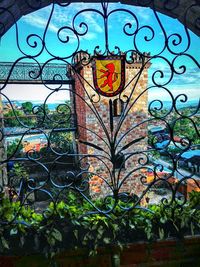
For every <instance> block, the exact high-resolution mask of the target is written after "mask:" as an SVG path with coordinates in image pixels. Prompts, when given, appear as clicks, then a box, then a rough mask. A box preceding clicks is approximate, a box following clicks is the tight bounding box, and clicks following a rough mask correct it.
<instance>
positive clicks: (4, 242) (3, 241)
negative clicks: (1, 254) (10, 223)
mask: <svg viewBox="0 0 200 267" xmlns="http://www.w3.org/2000/svg"><path fill="white" fill-rule="evenodd" d="M1 243H2V245H3V247H4V248H6V249H9V244H8V241H7V240H6V239H5V238H4V237H3V236H2V237H1Z"/></svg>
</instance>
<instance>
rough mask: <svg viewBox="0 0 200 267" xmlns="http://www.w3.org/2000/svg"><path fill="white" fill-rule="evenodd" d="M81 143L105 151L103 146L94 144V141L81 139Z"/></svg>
mask: <svg viewBox="0 0 200 267" xmlns="http://www.w3.org/2000/svg"><path fill="white" fill-rule="evenodd" d="M79 143H81V144H84V145H86V146H91V147H94V148H95V149H97V150H100V151H104V150H103V148H101V147H99V146H97V145H94V144H92V143H90V142H86V141H82V140H79Z"/></svg>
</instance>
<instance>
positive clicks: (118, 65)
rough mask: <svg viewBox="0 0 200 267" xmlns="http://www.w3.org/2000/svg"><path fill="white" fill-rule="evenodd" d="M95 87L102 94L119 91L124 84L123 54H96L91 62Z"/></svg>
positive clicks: (116, 93)
mask: <svg viewBox="0 0 200 267" xmlns="http://www.w3.org/2000/svg"><path fill="white" fill-rule="evenodd" d="M92 71H93V81H94V86H95V89H96V91H97V92H98V93H100V94H101V95H103V96H107V97H112V96H116V95H118V94H119V93H121V92H122V91H123V89H124V85H125V56H124V55H120V56H98V57H94V59H93V63H92Z"/></svg>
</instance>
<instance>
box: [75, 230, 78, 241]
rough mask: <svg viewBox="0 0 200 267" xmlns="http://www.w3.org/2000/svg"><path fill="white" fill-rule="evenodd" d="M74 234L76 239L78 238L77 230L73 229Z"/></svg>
mask: <svg viewBox="0 0 200 267" xmlns="http://www.w3.org/2000/svg"><path fill="white" fill-rule="evenodd" d="M74 236H75V237H76V239H77V240H78V230H74Z"/></svg>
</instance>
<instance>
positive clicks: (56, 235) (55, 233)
mask: <svg viewBox="0 0 200 267" xmlns="http://www.w3.org/2000/svg"><path fill="white" fill-rule="evenodd" d="M52 236H53V237H54V238H55V239H56V240H57V241H60V242H61V241H62V234H61V232H59V231H58V230H57V229H55V228H54V229H53V232H52Z"/></svg>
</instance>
